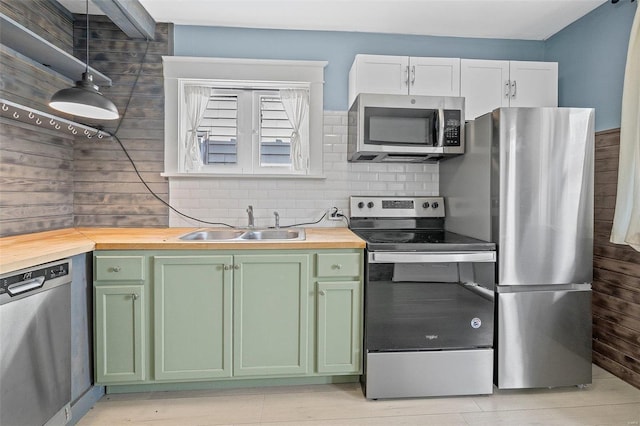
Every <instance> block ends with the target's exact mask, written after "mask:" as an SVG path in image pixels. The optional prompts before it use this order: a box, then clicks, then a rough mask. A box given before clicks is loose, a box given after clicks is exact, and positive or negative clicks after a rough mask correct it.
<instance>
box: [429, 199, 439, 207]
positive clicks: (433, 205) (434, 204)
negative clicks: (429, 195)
mask: <svg viewBox="0 0 640 426" xmlns="http://www.w3.org/2000/svg"><path fill="white" fill-rule="evenodd" d="M438 205H439V204H438V202H437V201H434V202H433V203H431V207H433V208H434V209H437V208H438Z"/></svg>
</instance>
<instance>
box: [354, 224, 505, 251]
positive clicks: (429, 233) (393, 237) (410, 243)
mask: <svg viewBox="0 0 640 426" xmlns="http://www.w3.org/2000/svg"><path fill="white" fill-rule="evenodd" d="M352 231H353V232H354V233H355V234H357V235H358V236H359V237H360V238H362V239H363V240H365V241H366V242H367V249H368V250H369V251H455V250H495V244H494V243H490V242H487V241H482V240H478V239H476V238H471V237H467V236H464V235H460V234H456V233H453V232H448V231H445V230H442V229H409V230H407V229H352Z"/></svg>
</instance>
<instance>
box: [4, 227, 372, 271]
mask: <svg viewBox="0 0 640 426" xmlns="http://www.w3.org/2000/svg"><path fill="white" fill-rule="evenodd" d="M198 229H200V228H70V229H61V230H57V231H47V232H37V233H34V234H25V235H17V236H13V237H4V238H0V274H4V273H7V272H12V271H16V270H18V269H22V268H28V267H31V266H35V265H39V264H41V263H46V262H52V261H54V260H58V259H62V258H65V257H69V256H74V255H77V254H81V253H87V252H90V251H93V250H204V249H209V250H257V249H258V250H259V249H283V250H291V249H300V250H304V249H340V248H364V247H365V242H364V241H363V240H362V239H360V238H359V237H358V236H356V235H355V234H354V233H353V232H351V231H350V230H349V229H347V228H304V229H305V232H306V234H307V238H306V240H304V241H282V240H281V241H182V240H180V239H179V237H180V236H181V235H184V234H186V233H188V232H192V231H196V230H198Z"/></svg>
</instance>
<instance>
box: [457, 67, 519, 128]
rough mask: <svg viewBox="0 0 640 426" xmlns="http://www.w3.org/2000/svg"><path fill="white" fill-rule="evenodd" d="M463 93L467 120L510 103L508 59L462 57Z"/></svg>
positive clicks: (461, 86) (461, 90) (461, 83)
mask: <svg viewBox="0 0 640 426" xmlns="http://www.w3.org/2000/svg"><path fill="white" fill-rule="evenodd" d="M460 96H463V97H464V98H465V120H474V119H475V118H477V117H479V116H481V115H483V114H486V113H488V112H491V111H493V110H494V109H496V108H500V107H506V106H509V61H489V60H480V59H462V60H461V61H460Z"/></svg>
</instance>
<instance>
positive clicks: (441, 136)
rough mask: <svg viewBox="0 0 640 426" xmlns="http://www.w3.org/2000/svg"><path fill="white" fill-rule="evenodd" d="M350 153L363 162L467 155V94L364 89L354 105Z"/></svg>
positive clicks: (350, 115) (408, 160) (427, 160)
mask: <svg viewBox="0 0 640 426" xmlns="http://www.w3.org/2000/svg"><path fill="white" fill-rule="evenodd" d="M347 153H348V158H349V161H362V162H364V161H369V162H434V161H438V160H441V159H443V158H446V157H449V156H455V155H460V154H464V98H461V97H445V96H412V95H380V94H371V93H361V94H359V95H358V96H357V97H356V100H355V101H354V102H353V105H352V106H351V108H350V109H349V129H348V145H347Z"/></svg>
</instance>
